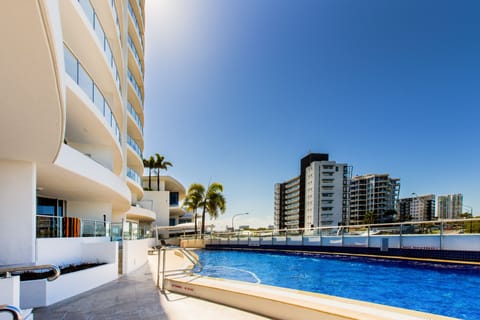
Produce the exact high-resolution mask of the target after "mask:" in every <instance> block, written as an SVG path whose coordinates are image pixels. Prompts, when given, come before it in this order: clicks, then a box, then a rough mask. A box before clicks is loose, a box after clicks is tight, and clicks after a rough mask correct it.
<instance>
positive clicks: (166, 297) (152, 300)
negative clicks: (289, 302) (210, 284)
mask: <svg viewBox="0 0 480 320" xmlns="http://www.w3.org/2000/svg"><path fill="white" fill-rule="evenodd" d="M155 269H156V256H149V263H147V264H145V265H143V266H141V267H140V268H139V269H137V270H136V271H134V272H132V273H130V274H128V275H125V276H122V277H120V278H119V279H118V280H115V281H112V282H110V283H107V284H105V285H103V286H100V287H98V288H96V289H93V290H90V291H87V292H85V293H82V294H80V295H77V296H75V297H72V298H69V299H66V300H63V301H61V302H58V303H56V304H53V305H51V306H48V307H44V308H37V309H35V310H34V318H35V320H130V319H132V320H134V319H142V320H154V319H155V320H164V319H169V320H170V319H171V320H184V319H185V320H190V319H191V320H203V319H205V320H206V319H208V320H212V319H230V320H261V319H268V318H265V317H261V316H258V315H255V314H252V313H248V312H245V311H242V310H238V309H235V308H230V307H227V306H224V305H221V304H215V303H212V302H208V301H204V300H200V299H196V298H192V297H187V296H183V295H180V294H175V293H167V294H161V293H160V291H159V290H158V289H157V287H156V285H155V284H156V277H155V273H156V272H155Z"/></svg>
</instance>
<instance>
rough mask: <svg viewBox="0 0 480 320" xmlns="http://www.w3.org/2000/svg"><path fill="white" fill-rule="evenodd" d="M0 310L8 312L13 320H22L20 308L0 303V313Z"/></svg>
mask: <svg viewBox="0 0 480 320" xmlns="http://www.w3.org/2000/svg"><path fill="white" fill-rule="evenodd" d="M2 312H6V313H10V314H11V315H12V316H13V319H14V320H23V318H22V315H21V313H20V309H18V308H17V307H15V306H11V305H8V304H4V305H0V313H2Z"/></svg>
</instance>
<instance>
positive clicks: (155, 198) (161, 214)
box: [140, 191, 170, 226]
mask: <svg viewBox="0 0 480 320" xmlns="http://www.w3.org/2000/svg"><path fill="white" fill-rule="evenodd" d="M169 194H170V193H169V192H168V191H145V193H144V195H143V199H142V201H140V204H141V206H142V207H143V208H145V209H149V210H152V211H154V212H155V213H156V216H157V217H156V220H155V222H154V224H155V225H157V226H168V225H169V217H170V202H169V201H170V198H169Z"/></svg>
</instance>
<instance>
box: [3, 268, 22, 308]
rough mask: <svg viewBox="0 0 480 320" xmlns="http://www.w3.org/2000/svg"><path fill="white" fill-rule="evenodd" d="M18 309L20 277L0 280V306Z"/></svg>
mask: <svg viewBox="0 0 480 320" xmlns="http://www.w3.org/2000/svg"><path fill="white" fill-rule="evenodd" d="M2 304H8V305H13V306H15V307H17V308H18V307H20V276H13V277H10V278H0V305H2Z"/></svg>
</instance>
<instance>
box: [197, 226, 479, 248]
mask: <svg viewBox="0 0 480 320" xmlns="http://www.w3.org/2000/svg"><path fill="white" fill-rule="evenodd" d="M206 240H207V245H248V246H262V245H269V246H271V245H287V246H334V247H363V248H384V247H385V246H386V249H388V248H401V249H424V250H464V251H480V218H473V219H453V220H438V221H421V222H402V223H385V224H369V225H349V226H336V227H319V228H300V229H283V230H262V231H237V232H223V233H211V234H209V235H207V236H206Z"/></svg>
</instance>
